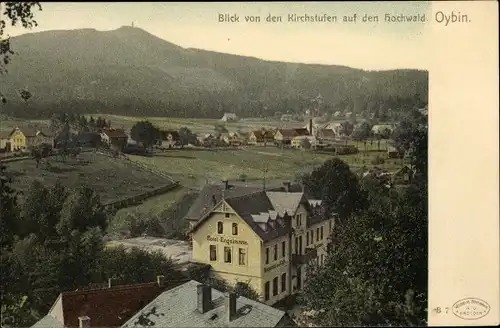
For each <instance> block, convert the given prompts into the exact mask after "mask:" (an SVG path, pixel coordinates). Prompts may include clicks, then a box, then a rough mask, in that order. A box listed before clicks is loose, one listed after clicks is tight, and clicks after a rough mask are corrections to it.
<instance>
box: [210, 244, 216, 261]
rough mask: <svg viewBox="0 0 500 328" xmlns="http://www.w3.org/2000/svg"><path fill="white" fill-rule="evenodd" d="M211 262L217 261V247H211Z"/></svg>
mask: <svg viewBox="0 0 500 328" xmlns="http://www.w3.org/2000/svg"><path fill="white" fill-rule="evenodd" d="M210 261H217V246H215V245H210Z"/></svg>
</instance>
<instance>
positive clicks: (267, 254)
mask: <svg viewBox="0 0 500 328" xmlns="http://www.w3.org/2000/svg"><path fill="white" fill-rule="evenodd" d="M266 264H269V247H266Z"/></svg>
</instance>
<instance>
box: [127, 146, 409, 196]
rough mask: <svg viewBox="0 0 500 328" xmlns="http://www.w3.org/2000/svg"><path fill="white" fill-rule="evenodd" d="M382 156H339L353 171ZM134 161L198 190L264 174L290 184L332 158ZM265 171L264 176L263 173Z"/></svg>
mask: <svg viewBox="0 0 500 328" xmlns="http://www.w3.org/2000/svg"><path fill="white" fill-rule="evenodd" d="M384 154H385V153H384V152H366V153H359V154H356V155H346V156H340V158H342V159H343V160H344V161H346V162H347V163H349V164H350V165H351V166H352V167H353V168H354V169H356V168H360V167H362V166H364V165H366V166H372V165H371V159H372V158H373V157H375V156H377V155H378V156H384ZM132 157H133V159H134V160H137V161H140V162H143V163H145V164H148V165H152V166H154V167H155V168H157V169H159V170H161V171H164V172H167V173H168V174H169V175H171V176H172V177H174V178H175V179H176V180H179V181H181V184H183V185H185V186H189V187H192V188H199V187H200V186H202V185H204V184H206V183H207V182H208V183H214V182H215V183H219V182H220V181H221V180H223V179H227V180H238V179H240V177H242V176H245V177H246V180H247V181H249V182H255V181H262V180H263V178H264V173H265V175H266V179H267V180H268V181H284V180H291V179H294V178H295V177H296V175H297V174H301V173H304V172H310V171H311V170H312V169H313V168H315V167H318V166H320V165H321V164H322V163H323V162H325V161H326V160H328V159H330V158H333V155H329V154H324V153H321V154H318V153H314V152H309V151H301V150H291V149H279V148H276V147H273V146H271V147H266V148H264V147H246V148H245V149H241V150H220V151H202V150H188V149H184V150H172V151H168V152H163V153H156V154H155V155H154V156H153V157H141V156H132ZM400 166H401V164H400V161H399V162H398V161H392V160H391V161H388V160H386V162H385V163H384V164H381V165H379V167H381V168H385V169H388V170H396V169H397V168H399V167H400ZM266 169H267V171H266V172H265V170H266Z"/></svg>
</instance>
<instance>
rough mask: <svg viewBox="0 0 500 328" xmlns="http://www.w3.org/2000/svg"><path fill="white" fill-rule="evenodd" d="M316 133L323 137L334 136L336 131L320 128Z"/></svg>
mask: <svg viewBox="0 0 500 328" xmlns="http://www.w3.org/2000/svg"><path fill="white" fill-rule="evenodd" d="M318 135H319V136H321V137H323V138H334V137H335V136H336V133H335V131H333V130H332V129H321V130H319V131H318Z"/></svg>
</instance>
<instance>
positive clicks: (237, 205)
mask: <svg viewBox="0 0 500 328" xmlns="http://www.w3.org/2000/svg"><path fill="white" fill-rule="evenodd" d="M333 225H334V214H333V213H332V214H330V215H325V213H324V208H323V207H322V206H321V201H320V200H312V199H308V198H307V197H306V196H305V194H304V193H303V192H292V191H291V188H290V184H289V183H288V184H286V189H285V191H262V189H261V190H260V191H256V192H254V193H250V194H248V193H244V194H243V195H241V196H235V197H227V196H226V195H225V194H224V196H223V197H222V199H220V200H219V201H217V199H216V197H215V195H214V199H213V202H212V204H211V206H210V208H209V209H208V210H205V214H204V216H203V217H202V218H201V219H199V220H198V221H197V222H196V223H194V224H193V225H192V229H191V230H190V235H191V239H192V244H193V260H194V261H197V262H200V263H205V264H209V265H210V266H211V269H210V275H211V277H213V278H216V279H221V280H226V281H227V282H228V283H230V284H235V283H236V282H238V281H248V284H249V286H250V287H251V288H252V289H254V290H255V291H257V293H258V294H259V295H260V300H261V301H262V302H264V303H266V304H268V305H272V304H275V303H276V302H278V301H280V300H283V299H285V298H286V297H288V296H290V295H293V294H295V293H297V292H298V291H300V290H302V289H303V287H304V284H305V283H306V281H307V278H306V272H307V266H308V265H309V264H311V263H316V264H318V265H322V264H323V263H324V261H325V257H326V245H327V243H328V237H329V236H330V234H331V232H332V231H333ZM249 278H251V279H249Z"/></svg>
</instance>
